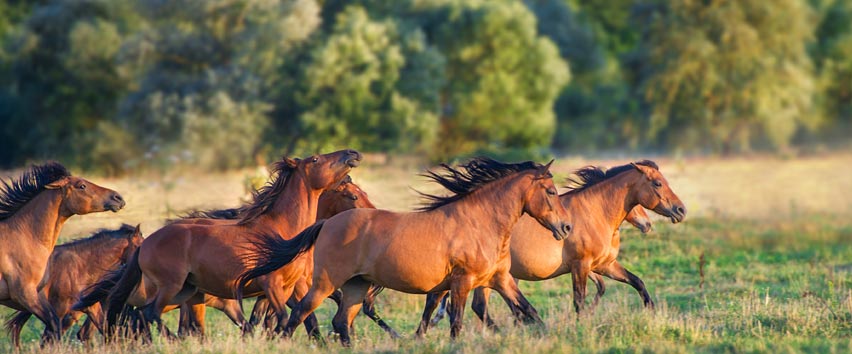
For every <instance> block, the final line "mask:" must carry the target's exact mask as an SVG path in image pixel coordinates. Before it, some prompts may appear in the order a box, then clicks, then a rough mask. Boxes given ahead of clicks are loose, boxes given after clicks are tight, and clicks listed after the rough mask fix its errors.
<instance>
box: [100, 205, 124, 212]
mask: <svg viewBox="0 0 852 354" xmlns="http://www.w3.org/2000/svg"><path fill="white" fill-rule="evenodd" d="M121 208H124V205H123V204H118V203H109V204H107V205H106V206H105V209H106V210H109V211H111V212H113V213H117V212H118V211H119V210H121Z"/></svg>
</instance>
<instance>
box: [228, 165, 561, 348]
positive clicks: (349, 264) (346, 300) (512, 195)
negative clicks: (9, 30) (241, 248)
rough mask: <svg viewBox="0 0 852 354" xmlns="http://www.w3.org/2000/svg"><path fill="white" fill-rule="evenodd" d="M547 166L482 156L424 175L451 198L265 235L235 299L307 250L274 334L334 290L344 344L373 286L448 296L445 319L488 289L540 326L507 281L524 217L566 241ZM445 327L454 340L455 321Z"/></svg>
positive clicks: (349, 214)
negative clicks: (303, 282)
mask: <svg viewBox="0 0 852 354" xmlns="http://www.w3.org/2000/svg"><path fill="white" fill-rule="evenodd" d="M551 163H552V161H551ZM549 168H550V163H548V164H547V165H544V166H542V165H539V164H536V163H533V162H524V163H514V164H508V163H501V162H498V161H495V160H492V159H489V158H482V157H481V158H475V159H472V160H470V161H469V162H467V163H466V164H464V165H462V167H461V168H459V169H456V168H453V167H450V166H448V165H446V164H444V165H441V169H442V170H441V171H440V172H435V171H430V172H427V174H426V176H427V177H429V178H430V179H432V180H433V181H435V182H437V183H439V184H440V185H442V186H443V187H444V188H446V189H447V190H449V191H451V192H453V193H452V194H451V195H449V196H436V195H429V194H423V195H424V196H425V197H426V198H427V200H428V201H429V202H428V204H425V205H423V206H422V207H421V208H420V210H419V211H417V212H409V213H397V212H391V211H386V210H379V209H352V210H348V211H345V212H342V213H340V214H338V215H336V216H334V217H332V218H329V219H327V220H325V221H319V222H317V223H316V224H314V225H313V226H311V227H309V228H307V229H305V230H304V231H302V232H301V233H300V234H299V235H297V236H296V237H294V238H292V239H290V240H283V239H281V238H280V237H278V236H277V235H274V234H273V235H267V236H266V237H263V238H260V239H259V241H260V242H259V243H258V244H257V245H256V247H255V253H254V254H252V259H254V260H255V261H256V265H255V266H254V268H252V269H249V270H248V271H246V272H245V273H243V274H242V275H240V277H239V281H238V283H237V288H236V291H237V298H238V299H239V298H241V295H242V292H243V290H242V289H243V288H245V287H250V286H252V282H253V280H254V279H256V278H258V277H261V276H263V275H265V274H269V273H270V272H274V271H277V270H278V269H286V268H288V267H290V266H291V264H293V263H298V262H301V261H302V260H303V259H307V258H310V256H311V252H310V250H313V263H314V268H313V270H314V271H313V282H312V285H311V288H310V290H309V291H308V293H307V295H306V296H305V297H304V298H302V300H301V301H300V302H299V304H298V306H297V307H296V308H295V309H293V313H292V315H291V316H290V318H289V320H288V322H287V325H286V326H285V327H284V328H283V330H282V331H281V334H283V335H284V336H285V337H290V336H291V335H292V334H293V331H294V330H295V328H296V327H297V326H298V325H300V324H301V323H302V321H304V320H305V318H306V317H307V316H308V315H310V314H312V313H313V311H314V310H315V309H316V308H317V307H318V306H319V305H320V304H321V303H322V301H323V299H325V298H326V297H328V296H329V295H331V294H332V293H333V292H334V291H335V290H336V289H341V291H342V299H341V301H340V304H339V305H338V310H337V314H336V315H335V316H334V319H333V321H332V324H333V327H334V330H335V331H336V332H337V333H339V334H340V336H339V338H340V341H341V343H342V344H343V345H344V346H349V345H350V344H351V343H350V337H349V328H350V327H351V325H352V321H353V320H354V318H355V315H356V314H357V313H358V311H359V310H360V307H361V305H362V302H363V300H364V297H365V295H366V293H367V292H368V290H369V289H370V287H371V286H372V285H373V284H375V285H378V286H382V287H385V288H390V289H394V290H399V291H402V292H406V293H415V294H426V293H430V292H435V291H442V290H447V289H449V290H452V298H451V301H452V302H451V306H452V307H453V310H452V311H451V312H450V314H451V315H452V314H461V313H463V309H464V306H465V300H466V297H467V295H468V293H469V292H470V291H471V290H472V289H473V288H475V287H479V286H488V287H492V288H494V289H495V290H497V291H498V292H499V293H500V294H501V295H502V296H503V298H504V299H505V300H506V303H507V304H509V306H510V307H511V308H512V310H513V313H514V314H515V316H516V318H518V319H519V320H523V321H525V322H527V323H542V321H541V318H540V317H539V315H538V313H537V312H536V310H535V309H534V308H533V307H532V305H530V304H529V302H528V301H527V300H526V298H525V297H524V296H523V294H521V292H520V290H519V289H518V287H517V285H516V284H515V282H514V281H512V277H511V276H510V275H509V267H510V264H509V262H510V257H509V237H510V235H511V230H512V227H513V226H514V224H515V223H516V222H517V221H518V219H520V217H521V215H523V214H525V213H526V214H529V215H531V216H532V217H533V219H534V220H536V221H538V222H539V223H540V224H541V225H542V226H544V227H546V228H547V229H549V230H550V231H551V233H552V234H553V237H554V238H555V239H557V240H561V239H564V238H566V237H568V236H569V235H570V230H571V226H570V222H569V214H568V213H567V212H566V211H565V209H564V208H563V206H562V204H561V203H559V200H558V193H557V192H556V187H555V186H554V184H553V180H552V175H551V174H550V172H549ZM451 320H452V326H451V331H450V334H451V336H452V337H453V338H455V337H456V336H458V334H459V331H460V330H461V328H462V323H461V316H453V318H452V319H451Z"/></svg>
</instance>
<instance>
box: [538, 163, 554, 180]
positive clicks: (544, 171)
mask: <svg viewBox="0 0 852 354" xmlns="http://www.w3.org/2000/svg"><path fill="white" fill-rule="evenodd" d="M553 161H554V160H550V162H548V163H547V164H546V165H544V166H541V167H539V169H538V172H536V174H535V176H536V178H551V177H553V174H551V173H550V165H552V164H553Z"/></svg>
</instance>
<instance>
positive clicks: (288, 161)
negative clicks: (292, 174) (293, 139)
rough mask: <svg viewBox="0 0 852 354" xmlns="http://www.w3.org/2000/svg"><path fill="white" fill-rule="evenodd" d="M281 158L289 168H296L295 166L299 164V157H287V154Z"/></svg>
mask: <svg viewBox="0 0 852 354" xmlns="http://www.w3.org/2000/svg"><path fill="white" fill-rule="evenodd" d="M282 160H283V161H284V163H285V164H286V165H287V167H290V168H296V166H298V165H299V159H298V158H296V159H291V158H289V157H287V156H284V158H283V159H282Z"/></svg>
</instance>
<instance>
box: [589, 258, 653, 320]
mask: <svg viewBox="0 0 852 354" xmlns="http://www.w3.org/2000/svg"><path fill="white" fill-rule="evenodd" d="M597 271H599V272H601V273H602V274H603V275H605V276H607V277H609V278H611V279H612V280H616V281H620V282H622V283H627V284H629V285H630V286H632V287H633V289H636V291H637V292H639V296H641V297H642V302H643V303H644V304H645V307H646V308H649V309H654V300H651V295H650V294H649V293H648V289H647V288H645V282H643V281H642V279H639V277H638V276H636V275H635V274H633V273H631V272H630V271H629V270H627V269H625V268H624V266H622V265H621V264H620V263H618V261H613V262H612V263H610V264H609V265H607V266H606V267H604V268H601V269H598V270H597Z"/></svg>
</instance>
